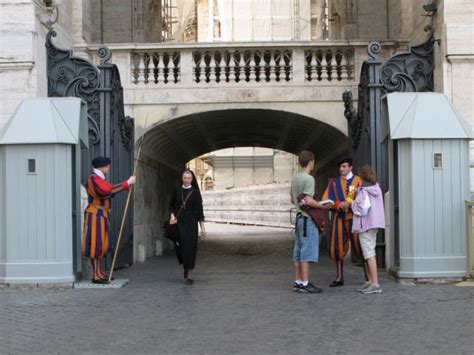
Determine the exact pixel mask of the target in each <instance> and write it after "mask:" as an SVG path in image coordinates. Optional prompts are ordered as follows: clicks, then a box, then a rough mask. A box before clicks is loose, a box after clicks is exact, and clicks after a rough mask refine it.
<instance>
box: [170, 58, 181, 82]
mask: <svg viewBox="0 0 474 355" xmlns="http://www.w3.org/2000/svg"><path fill="white" fill-rule="evenodd" d="M170 59H171V60H172V61H173V78H174V83H175V84H176V83H179V82H180V81H181V55H180V54H179V53H177V52H175V53H173V56H172V57H170Z"/></svg>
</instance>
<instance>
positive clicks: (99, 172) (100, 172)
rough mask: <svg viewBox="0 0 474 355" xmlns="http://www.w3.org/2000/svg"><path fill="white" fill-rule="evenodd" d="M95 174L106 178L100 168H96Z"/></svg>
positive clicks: (103, 178)
mask: <svg viewBox="0 0 474 355" xmlns="http://www.w3.org/2000/svg"><path fill="white" fill-rule="evenodd" d="M94 174H96V175H98V176H99V177H101V178H102V180H105V175H104V173H103V172H102V171H100V170H99V169H94Z"/></svg>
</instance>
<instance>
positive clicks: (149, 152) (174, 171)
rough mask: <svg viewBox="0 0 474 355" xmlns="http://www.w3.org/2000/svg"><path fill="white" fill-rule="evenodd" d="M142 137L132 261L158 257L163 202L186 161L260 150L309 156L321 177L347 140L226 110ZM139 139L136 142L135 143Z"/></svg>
mask: <svg viewBox="0 0 474 355" xmlns="http://www.w3.org/2000/svg"><path fill="white" fill-rule="evenodd" d="M143 134H144V137H145V138H144V143H143V148H142V154H141V157H140V158H139V159H140V164H139V171H138V175H139V182H138V183H137V188H136V191H135V222H134V224H135V227H134V249H135V250H134V257H135V260H143V259H144V258H145V257H148V256H152V255H155V254H160V253H161V252H162V251H163V249H166V247H167V243H166V241H163V240H162V238H161V235H162V228H161V226H162V225H163V223H164V220H165V218H167V214H168V200H169V196H170V194H171V192H172V190H173V189H174V188H175V186H176V184H177V182H178V177H179V173H180V171H181V170H182V169H183V168H184V166H185V164H186V162H188V161H189V160H191V159H193V158H195V157H198V156H200V155H202V154H205V153H209V152H212V151H216V150H219V149H223V148H230V147H247V146H255V147H264V148H273V149H278V150H282V151H286V152H289V153H293V154H298V153H299V152H300V151H301V150H304V149H308V150H311V151H313V152H314V153H315V155H316V159H317V174H318V175H319V176H321V177H322V179H321V181H323V180H325V178H326V177H327V172H328V169H330V168H332V164H331V163H333V162H334V161H335V160H336V159H337V158H338V157H340V156H341V155H344V154H346V153H347V151H348V149H349V140H348V138H347V135H346V134H345V133H343V132H342V131H341V130H340V129H338V128H336V127H334V126H331V125H330V124H328V123H327V122H323V121H322V120H318V119H315V118H313V117H308V116H305V115H302V114H300V113H295V112H289V111H283V110H272V109H253V108H252V109H229V110H212V111H207V112H197V113H192V114H188V115H184V116H180V117H176V118H173V119H168V120H161V121H159V122H157V123H155V124H153V125H152V126H151V127H150V128H148V129H147V130H146V131H142V133H141V136H143ZM139 138H140V137H137V141H139V140H140V139H139Z"/></svg>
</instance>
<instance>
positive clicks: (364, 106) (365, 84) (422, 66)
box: [343, 26, 435, 266]
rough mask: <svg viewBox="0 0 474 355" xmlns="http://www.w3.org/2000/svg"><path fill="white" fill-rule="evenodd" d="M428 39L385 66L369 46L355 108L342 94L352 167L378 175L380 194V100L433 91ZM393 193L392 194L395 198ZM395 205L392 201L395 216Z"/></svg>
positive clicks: (384, 152)
mask: <svg viewBox="0 0 474 355" xmlns="http://www.w3.org/2000/svg"><path fill="white" fill-rule="evenodd" d="M426 29H427V30H429V31H430V36H429V38H428V39H427V40H426V41H425V42H424V43H422V44H420V45H417V46H412V47H411V48H410V50H409V51H408V52H404V53H400V54H396V55H394V56H392V57H391V58H389V59H388V60H387V61H386V62H385V63H384V64H382V62H381V61H380V58H379V54H380V51H381V49H382V46H381V45H380V43H378V42H372V43H370V44H369V46H368V49H367V51H368V54H369V56H370V59H368V60H366V61H364V63H363V64H362V68H361V74H360V82H359V89H358V109H357V110H355V109H354V107H353V104H352V93H351V92H350V91H346V92H345V93H344V95H343V100H344V106H345V111H344V115H345V117H346V118H347V121H348V127H349V139H350V141H351V155H352V156H353V158H354V165H355V167H356V168H357V167H359V166H361V165H363V164H370V165H371V166H373V167H374V168H375V170H376V172H377V177H378V181H379V182H380V186H381V187H382V190H383V192H386V191H387V190H388V184H389V177H388V170H389V166H388V139H389V138H388V137H387V136H386V135H384V133H383V127H382V122H381V99H382V97H383V95H385V94H387V93H391V92H425V91H433V89H434V87H433V69H434V58H433V47H434V42H435V40H434V37H433V32H432V27H431V26H427V27H426ZM396 195H397V194H396V193H395V194H393V196H394V198H395V199H396ZM397 213H398V205H397V201H396V200H395V215H397ZM377 249H378V250H377V257H378V260H377V262H378V264H379V265H380V266H384V264H385V237H384V235H383V234H382V233H380V235H379V240H378V241H377Z"/></svg>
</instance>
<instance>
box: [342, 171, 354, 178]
mask: <svg viewBox="0 0 474 355" xmlns="http://www.w3.org/2000/svg"><path fill="white" fill-rule="evenodd" d="M353 177H354V174H353V172H352V171H349V174H347V175H346V176H344V178H345V179H346V180H350V179H352V178H353Z"/></svg>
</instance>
